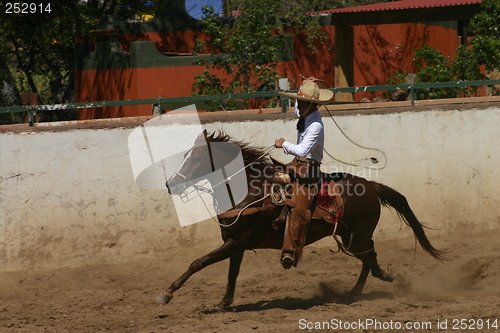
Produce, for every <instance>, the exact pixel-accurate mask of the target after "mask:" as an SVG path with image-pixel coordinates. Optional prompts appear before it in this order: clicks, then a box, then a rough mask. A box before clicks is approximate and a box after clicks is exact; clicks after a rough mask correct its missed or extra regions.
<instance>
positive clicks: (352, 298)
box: [343, 292, 359, 305]
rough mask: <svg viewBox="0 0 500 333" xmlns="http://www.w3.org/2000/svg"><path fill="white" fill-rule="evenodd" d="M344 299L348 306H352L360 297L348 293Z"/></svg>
mask: <svg viewBox="0 0 500 333" xmlns="http://www.w3.org/2000/svg"><path fill="white" fill-rule="evenodd" d="M343 298H344V303H345V304H346V305H351V304H353V303H356V302H357V301H358V300H359V296H358V295H356V294H354V293H353V292H348V293H346V294H345V295H344V297H343Z"/></svg>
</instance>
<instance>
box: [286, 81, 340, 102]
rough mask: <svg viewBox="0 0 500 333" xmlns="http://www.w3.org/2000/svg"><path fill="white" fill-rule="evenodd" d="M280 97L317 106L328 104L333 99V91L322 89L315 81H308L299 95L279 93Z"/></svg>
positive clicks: (301, 87)
mask: <svg viewBox="0 0 500 333" xmlns="http://www.w3.org/2000/svg"><path fill="white" fill-rule="evenodd" d="M279 94H280V96H283V97H288V98H291V99H298V100H300V101H306V102H312V103H316V104H327V103H328V102H330V101H331V100H332V98H333V91H331V90H328V89H320V88H319V86H318V85H317V84H316V83H315V82H313V81H306V82H304V84H302V86H300V89H299V92H298V93H289V92H283V91H280V92H279Z"/></svg>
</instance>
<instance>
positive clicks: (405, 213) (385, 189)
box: [371, 182, 446, 261]
mask: <svg viewBox="0 0 500 333" xmlns="http://www.w3.org/2000/svg"><path fill="white" fill-rule="evenodd" d="M371 183H372V185H373V187H374V188H375V191H376V192H377V195H378V198H379V200H380V203H381V204H382V205H383V206H384V207H389V206H391V207H393V208H394V209H395V210H396V212H397V213H398V215H399V217H400V218H401V219H402V220H403V221H404V222H405V223H406V224H407V225H408V226H409V227H410V228H411V229H412V230H413V233H414V234H415V237H416V238H417V240H418V243H419V244H420V246H422V248H423V249H424V250H425V251H426V252H427V253H429V254H430V255H431V256H433V257H434V258H436V259H437V260H441V261H443V260H446V258H445V256H444V254H443V252H442V251H439V250H438V249H436V248H435V247H434V246H432V244H431V242H430V241H429V239H428V238H427V236H426V235H425V231H424V228H427V227H426V226H425V225H424V224H422V223H420V221H419V220H418V219H417V217H416V216H415V214H414V213H413V211H412V210H411V208H410V205H409V204H408V201H407V200H406V198H405V196H404V195H402V194H401V193H399V192H398V191H396V190H394V189H392V188H390V187H389V186H386V185H383V184H380V183H376V182H371Z"/></svg>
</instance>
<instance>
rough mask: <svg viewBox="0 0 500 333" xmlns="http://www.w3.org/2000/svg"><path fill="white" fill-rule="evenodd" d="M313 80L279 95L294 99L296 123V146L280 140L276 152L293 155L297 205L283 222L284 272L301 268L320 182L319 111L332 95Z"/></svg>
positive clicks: (321, 141)
mask: <svg viewBox="0 0 500 333" xmlns="http://www.w3.org/2000/svg"><path fill="white" fill-rule="evenodd" d="M316 81H318V80H317V79H315V78H309V79H305V80H304V82H303V83H302V86H301V87H300V89H299V92H298V93H296V94H295V93H286V92H280V95H281V96H284V97H288V98H291V99H295V100H296V102H295V114H296V115H297V116H298V117H299V121H298V123H297V131H298V134H297V144H293V143H291V142H288V141H286V140H285V139H283V138H280V139H278V140H276V141H275V147H276V148H282V149H283V152H284V153H285V154H291V155H294V156H295V158H294V159H293V161H292V162H290V163H289V164H288V165H287V166H288V171H289V173H291V175H292V177H291V178H292V189H293V196H292V201H293V202H294V203H295V204H296V206H295V207H293V208H292V209H291V212H290V213H289V214H288V216H287V218H286V225H285V236H284V240H283V249H282V256H281V264H282V265H283V267H284V268H285V269H288V268H290V267H291V266H292V265H293V266H297V265H298V264H300V259H301V257H302V251H303V248H304V243H305V240H306V236H307V228H308V226H309V222H310V220H311V211H310V210H309V207H310V205H311V203H312V202H313V199H314V196H315V195H316V193H318V186H319V181H320V178H321V171H320V165H321V162H322V160H323V147H324V141H325V132H324V127H323V122H322V120H321V115H320V114H319V112H318V107H319V105H321V104H327V103H328V102H330V101H331V99H332V98H333V92H332V91H330V90H327V89H320V88H319V86H318V85H317V84H316Z"/></svg>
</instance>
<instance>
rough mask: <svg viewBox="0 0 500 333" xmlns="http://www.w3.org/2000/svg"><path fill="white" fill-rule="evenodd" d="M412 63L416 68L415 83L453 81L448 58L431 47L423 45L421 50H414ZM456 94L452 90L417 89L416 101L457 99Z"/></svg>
mask: <svg viewBox="0 0 500 333" xmlns="http://www.w3.org/2000/svg"><path fill="white" fill-rule="evenodd" d="M413 62H414V63H415V66H416V68H417V74H416V82H417V83H423V82H449V81H453V80H454V77H453V72H452V69H451V66H450V61H449V57H445V56H444V55H443V54H441V53H440V52H439V51H437V50H436V49H434V48H433V47H430V46H428V45H424V47H422V48H421V49H418V50H415V57H414V58H413ZM457 94H458V91H457V90H456V89H454V88H430V89H419V90H418V91H417V99H426V98H432V99H436V98H452V97H457Z"/></svg>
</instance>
